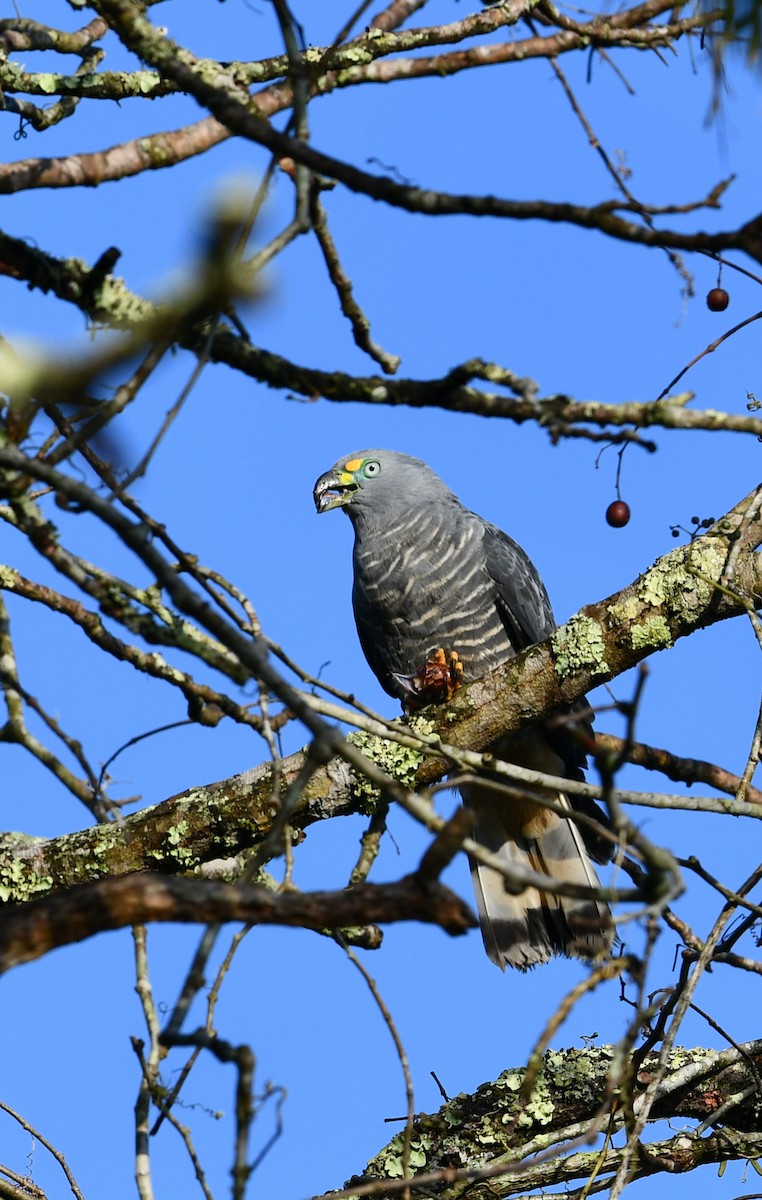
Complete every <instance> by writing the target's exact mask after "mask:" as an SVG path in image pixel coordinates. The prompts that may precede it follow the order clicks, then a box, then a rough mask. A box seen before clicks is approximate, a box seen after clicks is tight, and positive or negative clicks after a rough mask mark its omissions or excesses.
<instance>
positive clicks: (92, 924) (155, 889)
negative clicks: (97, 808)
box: [0, 874, 476, 973]
mask: <svg viewBox="0 0 762 1200" xmlns="http://www.w3.org/2000/svg"><path fill="white" fill-rule="evenodd" d="M149 921H181V922H189V921H190V922H194V923H196V922H198V923H201V922H203V923H209V922H213V923H215V924H221V923H222V922H224V921H243V922H245V923H246V924H248V925H290V926H294V927H298V928H301V929H316V930H325V929H340V928H342V927H345V926H353V925H371V924H378V923H388V922H392V921H425V922H428V923H431V924H435V925H439V926H440V927H441V928H442V929H444V930H445V931H446V932H447V933H450V934H453V935H454V934H460V933H466V932H467V930H469V929H471V928H473V927H474V926H475V925H476V919H475V917H474V916H473V914H472V913H471V911H470V909H469V908H468V906H467V905H466V904H464V903H463V901H462V900H460V899H459V898H458V897H457V896H456V895H455V894H454V893H453V892H451V891H450V890H449V888H446V887H444V885H443V884H441V883H439V882H438V881H437V880H434V879H431V878H423V877H422V876H421V875H417V874H416V875H408V876H406V877H405V878H404V879H401V880H399V881H398V882H396V883H389V884H370V883H365V884H362V885H360V886H359V887H356V888H351V889H347V890H345V891H338V892H304V893H301V892H292V891H286V892H273V891H270V890H269V889H268V888H265V887H261V886H259V885H256V884H246V883H238V884H232V883H221V882H217V881H212V880H206V879H205V880H202V879H173V878H171V877H170V876H166V875H158V874H141V875H127V876H126V877H125V878H122V879H105V880H102V881H100V882H99V883H91V884H85V885H83V886H82V887H78V888H73V889H72V890H71V891H69V892H67V893H65V894H64V895H58V896H51V897H48V898H46V899H41V900H35V901H33V902H32V903H30V904H25V905H23V906H21V907H18V908H15V909H13V910H10V911H8V912H6V913H5V914H4V915H3V918H2V920H1V921H0V973H2V972H4V971H7V970H9V969H10V968H11V967H15V966H18V965H19V964H21V963H25V962H31V961H33V960H34V959H36V958H40V957H41V956H42V955H43V954H46V953H47V952H48V951H50V950H52V949H54V948H56V947H58V946H68V945H70V944H71V943H72V942H80V941H82V940H83V939H84V938H89V937H92V936H93V935H94V934H96V933H102V932H103V931H104V930H107V929H123V928H124V927H125V926H127V925H135V924H142V923H147V922H149Z"/></svg>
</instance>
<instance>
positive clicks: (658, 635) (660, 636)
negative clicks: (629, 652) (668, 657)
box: [630, 616, 672, 650]
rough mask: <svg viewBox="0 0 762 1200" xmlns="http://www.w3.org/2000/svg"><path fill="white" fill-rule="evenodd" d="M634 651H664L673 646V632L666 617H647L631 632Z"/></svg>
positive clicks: (634, 626)
mask: <svg viewBox="0 0 762 1200" xmlns="http://www.w3.org/2000/svg"><path fill="white" fill-rule="evenodd" d="M630 640H631V642H632V647H633V650H664V649H666V648H667V647H668V646H671V645H672V631H671V630H670V628H669V625H668V623H667V621H666V620H665V618H664V617H662V616H653V617H646V619H645V620H644V621H641V622H640V624H638V625H633V627H632V629H631V630H630Z"/></svg>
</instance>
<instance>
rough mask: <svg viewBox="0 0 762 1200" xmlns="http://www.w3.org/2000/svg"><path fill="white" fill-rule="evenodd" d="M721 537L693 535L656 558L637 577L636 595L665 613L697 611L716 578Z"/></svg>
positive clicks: (708, 597) (710, 593) (709, 595)
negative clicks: (648, 569) (689, 540)
mask: <svg viewBox="0 0 762 1200" xmlns="http://www.w3.org/2000/svg"><path fill="white" fill-rule="evenodd" d="M726 553H727V550H726V546H725V543H724V542H723V540H722V539H721V538H716V537H701V538H697V539H696V540H695V542H693V543H691V545H690V546H684V547H681V548H680V549H679V550H674V551H673V552H672V553H671V554H667V555H665V556H664V558H660V559H659V561H658V562H656V563H654V565H653V567H652V568H651V570H650V571H648V572H647V573H646V574H645V575H644V576H643V578H642V579H641V580H640V583H639V585H638V597H639V599H640V600H641V601H642V602H643V603H645V604H650V605H652V606H653V607H654V608H665V609H666V610H667V611H668V612H673V611H674V612H679V613H681V614H685V613H686V612H688V613H690V612H698V611H700V610H701V609H703V608H705V607H706V605H707V604H708V603H709V601H710V600H711V599H712V596H713V594H714V585H713V583H712V582H711V581H712V580H713V579H719V578H720V576H721V574H722V570H723V567H724V565H725V558H726Z"/></svg>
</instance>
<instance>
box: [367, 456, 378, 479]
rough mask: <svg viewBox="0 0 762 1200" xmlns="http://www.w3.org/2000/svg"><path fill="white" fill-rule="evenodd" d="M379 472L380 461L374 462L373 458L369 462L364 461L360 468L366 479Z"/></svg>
mask: <svg viewBox="0 0 762 1200" xmlns="http://www.w3.org/2000/svg"><path fill="white" fill-rule="evenodd" d="M380 472H381V463H379V462H376V461H375V459H372V460H371V461H370V462H366V463H365V465H364V467H363V469H362V473H363V475H364V476H365V478H366V479H373V478H374V476H376V475H378V474H380Z"/></svg>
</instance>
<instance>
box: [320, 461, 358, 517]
mask: <svg viewBox="0 0 762 1200" xmlns="http://www.w3.org/2000/svg"><path fill="white" fill-rule="evenodd" d="M358 487H359V484H357V483H356V482H355V478H354V475H351V474H350V473H349V471H326V473H325V475H321V476H320V478H319V479H318V481H317V483H316V484H315V490H314V491H313V493H312V495H313V497H314V499H315V508H316V509H317V511H318V512H319V513H324V512H328V510H329V509H331V508H340V507H341V505H342V504H347V503H348V502H349V500H350V499H351V498H352V496H353V494H354V493H355V492H356V491H357V489H358Z"/></svg>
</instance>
